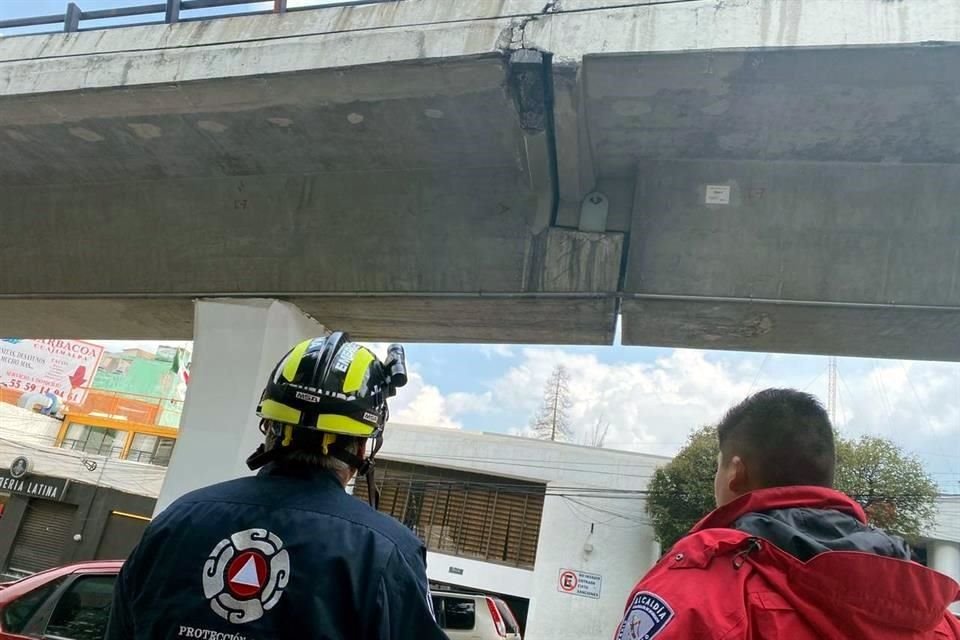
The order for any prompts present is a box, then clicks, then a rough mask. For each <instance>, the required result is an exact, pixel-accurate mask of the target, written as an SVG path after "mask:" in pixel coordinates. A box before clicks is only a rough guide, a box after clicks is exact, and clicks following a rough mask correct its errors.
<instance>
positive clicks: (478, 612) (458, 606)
mask: <svg viewBox="0 0 960 640" xmlns="http://www.w3.org/2000/svg"><path fill="white" fill-rule="evenodd" d="M432 597H433V611H434V613H435V614H436V616H437V622H438V623H439V624H440V627H441V628H442V629H443V630H444V632H445V633H446V634H447V637H449V638H450V640H522V638H521V637H520V625H519V624H517V619H516V618H515V617H514V615H513V612H512V611H511V610H510V607H509V606H508V605H507V603H506V602H504V601H503V600H501V599H500V598H497V597H496V596H486V595H477V594H469V593H448V592H446V591H440V592H436V591H435V592H434V593H433V596H432Z"/></svg>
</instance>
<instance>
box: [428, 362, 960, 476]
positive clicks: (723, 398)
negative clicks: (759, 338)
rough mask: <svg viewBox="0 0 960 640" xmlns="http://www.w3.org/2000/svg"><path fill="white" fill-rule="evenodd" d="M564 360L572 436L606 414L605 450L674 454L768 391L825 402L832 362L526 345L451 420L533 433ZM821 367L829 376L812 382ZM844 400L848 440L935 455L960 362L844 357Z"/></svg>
mask: <svg viewBox="0 0 960 640" xmlns="http://www.w3.org/2000/svg"><path fill="white" fill-rule="evenodd" d="M775 361H776V362H775ZM557 364H563V365H565V366H566V367H567V369H568V371H569V372H570V395H571V400H572V403H573V404H572V407H571V409H570V412H569V413H570V418H571V422H572V423H573V426H574V431H575V434H574V438H573V440H574V441H575V442H581V441H582V440H583V438H584V436H585V435H586V433H587V432H588V431H589V430H590V429H591V427H592V426H593V424H594V423H595V421H596V420H597V419H598V418H601V417H602V418H603V419H604V420H606V421H608V422H609V423H610V430H609V433H608V436H607V441H606V446H608V447H613V448H623V449H631V450H638V451H644V452H647V453H657V454H665V455H671V454H673V453H675V452H676V451H677V449H678V448H679V447H680V446H682V444H683V443H684V441H685V440H686V438H687V435H688V434H689V433H690V431H691V430H692V429H695V428H697V427H699V426H702V425H705V424H711V423H715V422H717V421H718V420H719V419H720V418H721V417H722V416H723V414H724V412H725V411H726V410H727V409H728V408H729V407H731V406H732V405H734V404H735V403H737V402H739V401H740V400H742V399H743V398H745V397H746V396H747V395H748V394H749V393H751V392H755V391H758V390H760V389H762V388H765V387H769V386H783V387H794V388H799V389H805V390H808V391H810V392H812V393H815V394H817V395H819V396H820V397H821V399H822V400H824V401H826V397H825V393H826V375H825V371H826V359H825V358H820V357H815V356H810V357H804V356H790V357H788V358H783V359H780V358H773V357H771V358H769V359H767V358H765V357H763V356H758V354H743V355H737V356H733V357H731V355H730V354H718V353H715V352H708V351H696V350H683V349H678V350H674V351H672V352H670V354H669V355H666V356H664V357H661V358H659V359H658V360H656V361H655V362H653V363H648V362H634V363H631V362H626V363H622V362H621V363H604V362H601V361H600V360H599V359H598V358H597V356H596V355H595V354H592V353H589V352H584V351H580V350H577V351H573V350H564V349H559V348H556V349H550V348H539V347H537V348H523V349H521V350H520V354H519V361H518V362H516V363H515V364H514V365H513V366H511V367H509V368H508V369H507V370H506V371H505V372H504V373H503V374H502V375H501V376H500V377H498V378H496V379H495V380H494V381H492V382H491V383H490V384H489V391H487V392H485V393H480V394H465V393H457V394H451V395H450V396H447V398H446V402H445V405H446V406H445V410H446V411H447V412H448V413H447V417H448V418H449V419H450V420H455V419H456V420H463V419H464V418H465V417H466V416H467V415H469V414H476V413H481V414H483V415H484V417H483V420H489V421H490V426H489V428H499V429H502V430H504V431H506V432H508V433H512V434H515V435H527V431H528V425H529V420H530V417H531V416H532V415H533V414H534V413H535V411H536V410H537V408H538V406H539V403H540V402H541V397H542V391H543V386H544V383H545V382H546V380H547V378H548V377H549V376H550V373H551V372H552V370H553V368H554V366H556V365H557ZM811 365H812V366H811ZM818 367H823V371H824V373H823V374H821V375H820V377H819V378H818V379H816V380H813V381H811V378H813V377H814V376H816V369H817V368H818ZM811 371H813V375H811ZM839 396H840V403H839V404H840V411H839V412H838V413H839V415H838V420H837V422H838V425H839V426H840V427H841V429H842V431H843V432H844V433H846V434H848V435H851V436H857V435H860V434H865V433H869V434H876V435H881V436H884V437H889V438H891V439H893V440H894V441H895V442H898V443H899V444H901V445H902V446H904V447H906V448H907V449H908V450H911V451H914V452H917V453H920V454H921V456H923V455H924V454H925V453H927V454H931V455H933V454H937V450H938V449H942V447H943V444H942V442H943V440H944V438H953V439H955V438H956V437H957V436H960V367H958V366H957V365H954V364H949V363H931V362H899V361H884V362H879V361H873V362H871V361H864V360H853V359H850V360H847V359H842V360H841V363H840V389H839ZM437 402H438V403H439V400H438V401H437ZM494 421H495V422H494ZM945 454H949V455H951V456H953V457H954V458H956V457H957V452H956V451H955V450H954V451H950V452H942V451H941V452H940V453H939V454H937V455H941V456H943V455H945Z"/></svg>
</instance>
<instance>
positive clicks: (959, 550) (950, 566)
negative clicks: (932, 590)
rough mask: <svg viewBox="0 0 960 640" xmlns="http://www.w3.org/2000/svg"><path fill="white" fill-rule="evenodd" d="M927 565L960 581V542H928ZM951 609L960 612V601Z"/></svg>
mask: <svg viewBox="0 0 960 640" xmlns="http://www.w3.org/2000/svg"><path fill="white" fill-rule="evenodd" d="M927 566H929V567H930V568H931V569H934V570H936V571H939V572H940V573H943V574H946V575H948V576H950V577H951V578H953V579H954V580H956V581H958V582H960V542H947V541H945V540H932V541H930V542H929V543H927ZM950 610H951V611H953V612H954V613H957V614H960V603H956V602H955V603H954V604H953V606H952V607H950Z"/></svg>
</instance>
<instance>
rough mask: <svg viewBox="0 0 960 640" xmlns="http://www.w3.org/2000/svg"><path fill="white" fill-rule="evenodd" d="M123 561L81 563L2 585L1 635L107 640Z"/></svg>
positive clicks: (7, 639) (19, 639) (9, 639)
mask: <svg viewBox="0 0 960 640" xmlns="http://www.w3.org/2000/svg"><path fill="white" fill-rule="evenodd" d="M122 565H123V562H122V561H119V560H112V561H96V562H80V563H77V564H71V565H67V566H64V567H57V568H56V569H49V570H47V571H43V572H41V573H37V574H34V575H32V576H29V577H27V578H24V579H23V580H18V581H16V582H8V583H6V584H2V585H0V640H25V639H32V640H36V639H38V638H57V639H58V640H103V636H104V634H105V633H106V629H107V618H108V617H109V615H110V603H111V602H112V601H113V584H114V582H116V579H117V574H118V573H120V567H121V566H122Z"/></svg>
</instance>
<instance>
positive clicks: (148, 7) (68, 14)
mask: <svg viewBox="0 0 960 640" xmlns="http://www.w3.org/2000/svg"><path fill="white" fill-rule="evenodd" d="M398 1H400V0H339V1H334V2H314V3H312V4H308V5H300V4H299V3H298V6H296V7H288V0H259V1H258V0H163V1H162V2H155V3H153V4H141V5H133V6H129V7H117V8H114V9H96V10H93V11H84V10H83V9H81V8H80V5H79V4H77V3H76V2H70V3H68V4H67V8H66V11H65V12H64V13H57V14H53V15H45V16H31V17H27V18H12V19H8V20H0V34H3V35H7V36H9V35H34V34H37V33H56V32H58V31H63V32H66V33H72V32H76V31H90V30H94V29H110V28H116V27H129V26H140V25H145V24H164V23H166V24H173V23H175V22H190V21H195V20H213V19H216V18H223V17H234V16H246V15H259V14H269V13H285V12H287V11H299V10H304V9H318V8H321V7H353V6H360V5H366V4H382V3H386V2H398ZM224 7H227V8H231V7H241V8H240V9H238V10H237V11H235V12H234V11H218V12H217V13H206V14H204V13H199V14H195V15H187V13H186V12H190V11H203V10H217V9H221V8H224ZM265 7H266V8H265ZM140 16H147V18H146V19H144V20H143V21H137V22H132V21H130V20H129V19H130V18H138V17H140ZM92 23H97V24H92ZM30 27H49V28H47V29H40V30H35V31H30V32H26V33H25V32H23V29H25V28H30ZM5 31H9V33H4V32H5Z"/></svg>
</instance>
